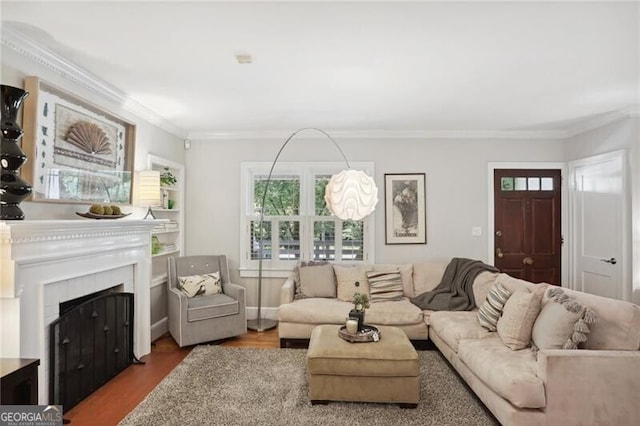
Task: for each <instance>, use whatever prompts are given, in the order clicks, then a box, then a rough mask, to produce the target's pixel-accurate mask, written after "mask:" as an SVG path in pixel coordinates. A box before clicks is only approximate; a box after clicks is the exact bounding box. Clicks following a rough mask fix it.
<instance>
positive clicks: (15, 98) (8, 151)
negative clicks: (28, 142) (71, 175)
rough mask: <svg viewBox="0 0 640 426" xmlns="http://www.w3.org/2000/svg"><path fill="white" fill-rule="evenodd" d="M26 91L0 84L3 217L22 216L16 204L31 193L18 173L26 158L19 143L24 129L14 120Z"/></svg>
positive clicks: (13, 218) (0, 192)
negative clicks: (0, 103)
mask: <svg viewBox="0 0 640 426" xmlns="http://www.w3.org/2000/svg"><path fill="white" fill-rule="evenodd" d="M28 95H29V93H28V92H26V91H24V90H22V89H20V88H18V87H12V86H5V85H4V84H3V85H0V96H1V102H2V105H1V112H2V117H1V119H2V142H1V143H2V144H1V145H0V155H1V156H0V158H1V160H0V161H1V162H2V177H1V179H2V180H1V185H0V207H2V208H1V209H0V211H1V212H0V219H2V220H22V219H24V213H23V212H22V209H21V208H20V207H19V206H18V205H19V204H20V202H22V200H24V199H25V198H26V197H28V196H29V194H31V190H32V188H31V185H29V184H28V183H27V182H26V181H25V180H23V179H22V178H21V177H20V175H19V174H18V169H19V168H20V167H22V165H23V164H24V163H25V161H27V156H26V155H25V153H24V152H23V151H22V149H20V145H19V144H18V142H19V141H20V138H21V137H22V134H23V132H22V129H21V128H20V126H18V124H17V123H16V118H17V116H18V110H19V109H20V107H21V106H22V101H23V100H24V99H25V98H26V97H27V96H28Z"/></svg>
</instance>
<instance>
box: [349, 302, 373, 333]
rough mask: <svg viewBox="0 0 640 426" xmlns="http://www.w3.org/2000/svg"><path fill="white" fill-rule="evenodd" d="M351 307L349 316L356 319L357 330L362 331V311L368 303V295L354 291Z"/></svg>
mask: <svg viewBox="0 0 640 426" xmlns="http://www.w3.org/2000/svg"><path fill="white" fill-rule="evenodd" d="M351 303H353V309H351V311H350V312H349V318H356V319H357V320H358V331H362V327H363V326H364V311H365V309H367V308H368V307H369V306H370V305H369V296H367V295H366V294H363V293H355V294H354V295H353V299H351Z"/></svg>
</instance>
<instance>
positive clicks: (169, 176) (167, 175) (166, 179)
mask: <svg viewBox="0 0 640 426" xmlns="http://www.w3.org/2000/svg"><path fill="white" fill-rule="evenodd" d="M176 182H178V179H177V178H176V177H175V176H174V175H173V173H171V170H169V168H168V167H165V168H164V170H163V171H162V173H160V185H161V186H173V185H175V184H176Z"/></svg>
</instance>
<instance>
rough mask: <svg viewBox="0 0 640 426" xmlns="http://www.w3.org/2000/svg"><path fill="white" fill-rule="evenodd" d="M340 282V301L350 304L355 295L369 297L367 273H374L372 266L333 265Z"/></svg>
mask: <svg viewBox="0 0 640 426" xmlns="http://www.w3.org/2000/svg"><path fill="white" fill-rule="evenodd" d="M333 270H334V271H335V273H336V280H337V281H338V299H340V300H343V301H345V302H350V301H351V300H352V299H353V295H354V294H355V293H362V294H366V295H367V296H369V280H368V278H367V272H369V271H373V266H372V265H333Z"/></svg>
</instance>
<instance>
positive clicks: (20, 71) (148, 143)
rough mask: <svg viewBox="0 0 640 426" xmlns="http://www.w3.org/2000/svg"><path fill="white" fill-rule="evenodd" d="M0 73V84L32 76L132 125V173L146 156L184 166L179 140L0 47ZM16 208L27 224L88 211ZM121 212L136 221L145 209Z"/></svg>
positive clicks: (37, 205) (55, 206)
mask: <svg viewBox="0 0 640 426" xmlns="http://www.w3.org/2000/svg"><path fill="white" fill-rule="evenodd" d="M1 72H2V74H1V76H0V77H1V81H2V84H6V85H10V86H16V87H24V78H25V77H26V76H30V75H35V76H38V77H40V78H41V79H43V80H44V81H46V82H48V83H51V84H53V85H55V86H58V87H60V88H61V89H64V90H66V91H67V92H69V93H72V94H74V95H76V96H78V97H80V98H82V99H84V100H87V101H89V102H91V103H93V104H95V105H98V106H100V107H102V108H104V109H106V110H108V111H110V112H111V113H113V114H115V115H118V116H120V117H122V118H124V119H126V120H128V121H130V122H133V123H134V124H135V125H136V147H135V160H134V168H135V170H144V169H146V168H147V155H148V154H150V153H151V154H155V155H158V156H160V157H165V158H168V159H171V160H172V161H175V162H178V163H182V164H184V162H185V156H184V148H183V140H182V139H181V138H179V137H177V136H174V135H172V134H170V133H168V132H166V131H165V130H163V129H161V128H159V127H157V126H155V125H152V124H150V123H148V122H147V121H144V120H142V119H140V118H139V117H136V116H134V115H133V114H131V113H130V112H128V111H126V110H125V109H124V108H123V107H122V105H115V104H114V103H112V102H111V101H109V100H106V99H104V98H102V97H100V96H99V95H97V94H95V93H94V92H92V91H90V90H89V89H86V88H84V87H82V86H80V85H78V84H76V83H74V82H73V81H71V80H69V79H67V78H65V77H63V76H62V75H60V74H58V73H55V72H53V71H52V70H50V69H49V68H46V67H45V66H43V65H41V64H39V63H37V62H34V61H32V60H30V59H29V58H27V57H26V56H23V55H21V54H18V53H16V52H15V51H14V50H12V49H8V48H6V47H4V46H3V47H2V69H1ZM20 114H22V111H20ZM29 161H33V159H29V160H28V161H27V163H26V164H25V165H24V166H23V167H29V166H30V165H31V164H32V163H30V162H29ZM20 207H21V208H22V210H23V211H24V214H25V217H26V219H27V220H30V219H31V220H38V219H78V216H76V215H75V212H76V211H86V210H88V206H86V205H78V204H66V203H65V204H60V203H47V202H28V201H25V202H22V203H21V204H20ZM125 211H127V212H133V213H134V214H132V215H131V216H130V218H140V217H142V216H144V212H145V209H142V208H134V207H127V208H125Z"/></svg>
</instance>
